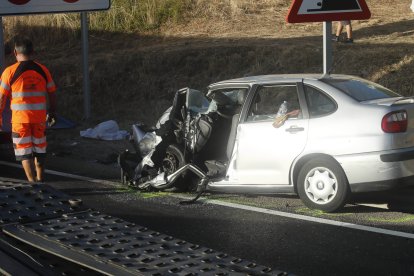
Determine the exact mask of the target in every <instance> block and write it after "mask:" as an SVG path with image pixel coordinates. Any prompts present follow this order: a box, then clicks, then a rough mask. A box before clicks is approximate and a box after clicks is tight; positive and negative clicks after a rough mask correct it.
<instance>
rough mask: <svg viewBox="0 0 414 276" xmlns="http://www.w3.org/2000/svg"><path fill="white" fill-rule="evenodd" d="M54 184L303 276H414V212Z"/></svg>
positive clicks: (9, 173)
mask: <svg viewBox="0 0 414 276" xmlns="http://www.w3.org/2000/svg"><path fill="white" fill-rule="evenodd" d="M54 165H57V164H56V163H55V164H54ZM52 167H53V166H52ZM95 171H96V170H95ZM0 172H1V173H0V176H2V177H10V178H17V179H23V177H22V171H21V169H19V168H13V167H8V166H4V165H0ZM106 173H108V170H107V171H106ZM101 175H104V174H101ZM48 184H50V185H52V186H53V187H56V188H58V189H60V190H63V191H64V192H66V193H68V194H70V195H72V196H73V197H76V198H81V199H82V200H83V202H84V204H85V205H86V206H88V207H91V208H93V209H96V210H99V211H101V212H103V213H106V214H109V215H112V216H115V217H120V218H123V219H125V220H128V221H131V222H134V223H136V224H138V225H141V226H146V227H148V228H150V229H152V230H155V231H159V232H162V233H165V234H168V235H171V236H174V237H176V238H179V239H183V240H186V241H188V242H191V243H195V244H200V245H202V246H206V247H209V248H212V249H215V250H218V251H222V252H225V253H228V254H230V255H232V256H235V257H240V258H244V259H248V260H252V261H255V262H257V263H258V264H261V265H265V266H270V267H273V268H275V269H279V270H283V271H288V272H290V273H294V274H297V275H414V235H412V234H413V233H414V215H413V214H411V213H407V212H401V211H390V210H384V209H379V208H371V207H366V206H361V205H353V204H350V205H347V206H346V207H345V208H344V211H343V212H340V213H337V214H324V213H321V212H317V211H312V210H309V209H307V208H305V207H304V206H303V205H302V204H301V202H300V200H299V199H297V198H296V197H293V196H278V197H264V196H250V197H245V196H240V195H210V196H208V197H207V199H214V201H213V202H208V201H199V202H197V203H196V204H193V205H188V206H187V205H184V206H183V205H180V204H179V201H180V200H181V199H180V198H177V195H176V194H168V193H138V192H136V191H134V190H131V189H127V188H125V187H122V186H117V185H111V184H108V183H106V182H100V181H94V182H91V181H85V180H76V179H72V178H68V177H63V176H57V175H52V174H49V175H48ZM180 196H185V195H180ZM186 196H188V195H186ZM358 200H359V201H371V203H376V201H381V202H382V201H383V198H382V196H378V197H373V198H372V197H365V198H364V197H362V199H361V198H359V199H358ZM217 204H225V205H226V204H227V205H231V206H232V207H226V206H221V205H217ZM240 206H249V207H248V208H250V209H251V210H244V209H240V208H238V207H240ZM255 208H256V209H255ZM263 208H265V209H263ZM260 210H268V211H269V210H270V211H272V212H270V211H269V212H261V211H260ZM277 212H281V213H277ZM294 216H298V217H294ZM309 218H310V219H315V220H316V221H309V220H310V219H309ZM325 220H326V221H325ZM330 222H334V224H332V223H330ZM338 222H339V225H335V223H337V224H338ZM346 225H351V226H352V225H356V227H351V228H349V227H346ZM344 226H345V227H344ZM360 226H362V227H363V229H362V230H361V229H356V228H358V227H360ZM364 227H365V228H364ZM377 230H378V231H379V232H381V231H384V230H385V233H376V231H377ZM387 230H390V232H387ZM373 231H374V232H373ZM404 233H408V236H407V237H404V236H403V235H404ZM401 235H402V236H401Z"/></svg>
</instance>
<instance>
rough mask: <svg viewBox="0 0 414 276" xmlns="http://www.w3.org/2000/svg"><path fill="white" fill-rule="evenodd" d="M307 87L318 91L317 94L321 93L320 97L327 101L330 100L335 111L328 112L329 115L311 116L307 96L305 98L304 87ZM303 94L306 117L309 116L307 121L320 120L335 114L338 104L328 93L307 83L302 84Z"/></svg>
mask: <svg viewBox="0 0 414 276" xmlns="http://www.w3.org/2000/svg"><path fill="white" fill-rule="evenodd" d="M307 86H309V87H311V88H313V89H315V90H316V91H318V92H319V93H321V94H322V95H324V96H326V97H327V98H328V99H330V100H331V101H332V102H333V103H334V105H335V110H333V111H332V112H329V113H325V114H322V115H319V116H312V115H311V113H310V107H309V104H308V96H307V93H306V87H307ZM303 94H304V99H305V101H306V107H307V109H308V116H309V117H308V118H309V119H315V118H321V117H325V116H329V115H331V114H333V113H335V112H336V111H337V110H338V103H337V102H336V101H335V99H334V98H333V97H331V95H329V94H328V93H326V92H325V91H323V90H322V89H320V88H318V87H316V86H314V85H311V84H308V83H303Z"/></svg>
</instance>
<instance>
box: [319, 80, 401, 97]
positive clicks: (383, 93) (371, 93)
mask: <svg viewBox="0 0 414 276" xmlns="http://www.w3.org/2000/svg"><path fill="white" fill-rule="evenodd" d="M322 81H323V82H325V83H328V84H330V85H332V86H333V87H335V88H337V89H339V90H341V91H342V92H344V93H346V94H347V95H349V96H350V97H352V98H354V99H355V100H357V101H359V102H363V101H372V100H377V99H384V98H395V97H401V95H398V94H397V93H395V92H393V91H391V90H389V89H388V88H385V87H383V86H381V85H379V84H377V83H374V82H370V81H367V80H362V79H351V80H350V79H342V80H341V79H323V80H322Z"/></svg>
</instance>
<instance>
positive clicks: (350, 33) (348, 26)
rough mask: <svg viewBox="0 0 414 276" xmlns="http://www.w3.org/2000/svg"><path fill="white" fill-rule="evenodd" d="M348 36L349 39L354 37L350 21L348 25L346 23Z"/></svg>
mask: <svg viewBox="0 0 414 276" xmlns="http://www.w3.org/2000/svg"><path fill="white" fill-rule="evenodd" d="M346 36H347V38H348V39H352V25H351V22H349V24H348V25H346Z"/></svg>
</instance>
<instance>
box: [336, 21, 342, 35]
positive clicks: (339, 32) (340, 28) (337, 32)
mask: <svg viewBox="0 0 414 276" xmlns="http://www.w3.org/2000/svg"><path fill="white" fill-rule="evenodd" d="M343 28H344V26H343V25H342V21H338V27H337V28H336V36H337V37H339V36H340V35H341V33H342V30H343Z"/></svg>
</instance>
